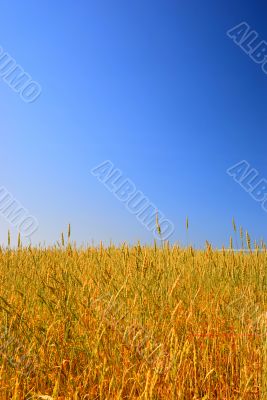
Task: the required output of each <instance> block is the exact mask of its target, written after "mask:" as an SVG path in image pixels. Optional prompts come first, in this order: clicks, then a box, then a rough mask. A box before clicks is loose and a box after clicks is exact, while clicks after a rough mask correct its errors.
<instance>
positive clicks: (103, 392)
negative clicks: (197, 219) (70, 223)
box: [0, 237, 267, 400]
mask: <svg viewBox="0 0 267 400" xmlns="http://www.w3.org/2000/svg"><path fill="white" fill-rule="evenodd" d="M68 239H69V238H68ZM19 243H20V239H19ZM63 244H64V246H63ZM249 244H250V243H249ZM266 289H267V254H266V251H265V250H263V251H261V252H260V251H259V250H258V251H253V252H252V251H250V252H249V253H245V252H239V253H236V252H234V251H231V250H230V251H216V250H213V249H212V248H211V246H210V245H209V244H208V243H207V248H206V250H203V251H200V250H198V251H196V250H193V249H192V248H191V247H188V248H186V249H182V248H179V247H178V246H169V245H168V244H165V245H164V246H163V247H157V246H154V247H153V246H152V247H141V246H140V244H138V245H137V246H135V247H128V246H127V245H123V246H121V247H115V246H112V245H111V246H109V247H106V248H104V247H103V245H101V246H100V247H98V248H95V247H88V248H86V249H82V248H81V249H77V248H75V247H74V246H71V245H70V244H69V240H68V243H65V240H64V237H62V245H61V246H60V247H59V246H55V247H53V248H52V247H51V248H46V249H41V248H22V247H19V248H18V249H11V248H7V249H2V250H1V252H0V315H1V332H0V333H1V348H0V399H30V398H36V399H37V398H47V399H48V398H53V399H139V398H140V399H186V400H187V399H206V400H207V399H229V400H234V399H245V400H247V399H266V398H267V391H266V389H267V386H266V379H267V378H266V377H267V358H266V357H267V342H266V324H267V314H266V312H267V308H266V298H267V296H266V294H267V291H266ZM41 396H48V397H41Z"/></svg>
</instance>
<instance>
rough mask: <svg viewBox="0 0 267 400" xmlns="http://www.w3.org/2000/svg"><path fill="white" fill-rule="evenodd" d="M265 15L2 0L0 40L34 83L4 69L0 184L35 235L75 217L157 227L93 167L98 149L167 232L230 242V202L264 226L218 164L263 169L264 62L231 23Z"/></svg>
mask: <svg viewBox="0 0 267 400" xmlns="http://www.w3.org/2000/svg"><path fill="white" fill-rule="evenodd" d="M266 15H267V4H266V2H264V1H257V2H255V1H251V0H250V1H247V2H243V1H241V0H239V1H230V0H220V1H212V0H208V1H203V2H200V1H199V0H192V1H185V0H184V1H178V0H176V1H173V0H153V1H152V0H135V1H125V0H124V1H122V0H113V1H110V0H98V1H90V0H87V1H85V0H80V1H69V0H66V1H64V2H55V1H53V2H52V1H51V0H47V1H45V2H44V1H43V2H40V1H39V2H36V1H33V0H30V1H29V0H25V1H23V2H21V1H18V0H17V1H12V0H11V1H10V0H9V1H3V2H1V14H0V46H2V47H3V49H4V50H5V51H6V52H8V53H9V54H10V55H12V57H13V58H14V59H15V60H16V62H17V63H18V64H20V65H21V66H22V67H23V68H24V69H25V71H27V72H28V73H29V74H30V75H31V76H32V77H33V79H34V80H36V81H38V82H39V83H40V84H41V86H42V94H41V96H40V98H39V99H38V100H37V101H36V102H34V103H32V104H26V103H24V102H23V101H22V100H21V98H20V96H19V95H18V94H16V93H14V92H13V91H12V90H11V89H10V88H9V86H8V85H7V84H6V83H5V82H3V80H2V79H0V102H1V103H0V105H1V110H2V111H1V115H2V117H1V122H0V128H1V146H0V157H1V164H2V168H1V170H0V185H4V186H5V187H6V188H7V189H8V190H9V191H10V192H11V193H12V194H13V195H14V197H16V198H17V199H18V200H19V201H20V202H21V203H22V204H23V205H24V206H25V207H26V208H27V209H28V210H29V212H30V213H31V214H33V215H34V216H35V217H36V218H37V219H38V221H39V225H40V227H39V230H38V231H37V232H36V234H35V235H34V236H33V242H34V243H39V242H42V243H43V242H46V243H53V242H55V241H56V240H58V238H59V237H60V233H61V231H62V230H66V228H67V224H68V223H69V222H70V223H71V225H72V238H73V239H75V240H77V242H78V243H82V242H91V241H92V240H93V241H94V243H98V242H99V241H100V240H101V239H102V240H104V241H106V242H109V240H112V241H114V242H116V243H120V242H122V241H129V242H131V243H133V242H135V241H137V240H138V239H140V240H141V241H142V242H146V243H149V242H151V241H152V240H153V236H152V234H151V233H150V232H148V231H147V230H146V229H145V228H144V227H143V226H142V225H141V224H140V223H139V222H138V221H137V220H136V218H135V217H134V216H133V215H131V214H129V213H128V212H127V210H126V209H125V207H124V205H123V204H122V203H120V202H119V201H118V200H117V199H116V198H115V197H114V196H113V195H112V194H111V193H110V192H108V191H107V190H106V188H105V187H104V186H103V185H101V183H100V182H99V181H98V180H97V179H96V178H95V177H93V176H92V175H91V174H90V170H91V168H93V167H94V166H95V165H97V164H100V163H101V162H102V161H104V160H106V159H109V160H111V161H112V162H113V163H114V165H115V166H116V167H117V168H119V169H121V170H122V171H123V174H124V175H125V177H128V178H130V179H131V180H132V181H133V182H134V183H135V185H136V186H137V188H138V189H139V190H141V191H143V192H144V193H145V194H146V196H147V197H149V199H150V200H151V201H152V202H153V203H154V204H155V205H156V206H157V207H158V208H159V210H161V211H162V212H163V213H164V214H165V215H166V217H167V218H169V219H170V220H171V221H172V222H173V223H174V225H175V233H174V235H173V236H172V241H179V242H180V243H183V244H186V242H187V241H188V242H190V243H192V244H194V245H195V246H202V245H203V243H205V240H206V239H207V240H209V241H210V242H211V243H212V244H213V245H214V246H221V245H222V244H225V245H227V244H228V243H229V236H230V235H231V234H232V224H231V220H232V217H233V216H234V217H235V220H236V223H237V225H242V226H243V227H244V229H247V230H248V231H249V232H250V234H251V237H252V238H253V239H254V238H256V239H259V238H261V237H266V229H267V213H265V212H264V211H263V210H262V209H261V207H260V204H259V203H257V202H255V201H254V200H253V199H252V198H251V197H250V196H249V194H248V193H246V192H245V191H244V190H242V188H241V187H240V186H239V185H238V184H236V183H235V182H234V180H233V179H231V178H230V177H229V176H228V175H227V173H226V169H227V168H229V167H230V166H231V165H233V164H235V163H237V162H238V161H240V160H243V159H245V160H247V161H248V162H249V163H250V164H251V165H252V166H253V167H254V168H256V169H257V170H258V171H259V173H260V176H261V177H262V178H267V165H266V144H267V135H266V128H267V117H266V114H267V113H266V106H267V94H266V93H267V90H266V89H267V75H265V74H264V73H263V72H262V70H261V67H260V66H259V65H257V64H255V63H254V62H253V61H252V60H251V59H250V58H249V57H248V56H247V55H246V54H245V53H244V52H243V51H242V50H241V49H240V48H239V47H238V46H237V45H235V44H234V42H233V41H232V40H230V39H229V38H228V37H227V35H226V31H227V30H228V29H230V28H231V27H233V26H234V25H236V24H238V23H240V22H242V21H246V22H247V23H248V24H249V25H250V26H251V27H252V28H253V29H254V30H256V31H257V32H258V33H259V35H260V37H261V38H262V39H265V40H267V24H266ZM186 216H188V217H189V224H190V226H189V235H188V238H186V233H185V219H186ZM0 223H1V229H0V241H1V242H5V241H6V237H7V230H8V229H10V228H12V227H11V226H10V224H9V223H8V222H7V221H5V219H4V218H3V217H1V215H0ZM11 231H12V236H14V235H15V234H16V229H13V228H12V229H11Z"/></svg>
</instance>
